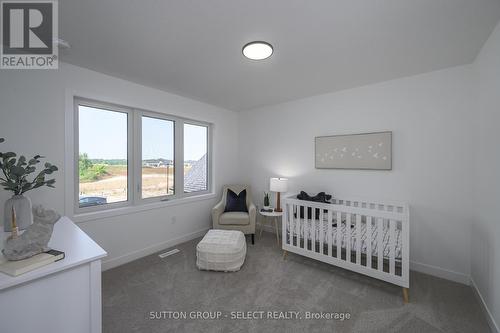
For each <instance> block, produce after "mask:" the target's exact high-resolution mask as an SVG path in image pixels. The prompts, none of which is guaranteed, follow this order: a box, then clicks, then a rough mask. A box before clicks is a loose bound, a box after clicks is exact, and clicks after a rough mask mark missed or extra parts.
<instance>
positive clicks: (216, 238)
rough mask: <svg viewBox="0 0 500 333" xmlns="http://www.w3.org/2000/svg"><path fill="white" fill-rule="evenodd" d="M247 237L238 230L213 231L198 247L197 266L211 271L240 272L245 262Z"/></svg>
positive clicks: (208, 233) (210, 231)
mask: <svg viewBox="0 0 500 333" xmlns="http://www.w3.org/2000/svg"><path fill="white" fill-rule="evenodd" d="M246 254H247V243H246V240H245V235H244V234H243V233H242V232H241V231H236V230H218V229H211V230H209V231H208V232H207V234H206V235H205V237H203V239H202V240H201V241H200V242H199V243H198V245H197V246H196V258H197V259H196V266H198V269H202V270H211V271H224V272H235V271H239V270H240V268H241V266H242V265H243V263H244V262H245V256H246Z"/></svg>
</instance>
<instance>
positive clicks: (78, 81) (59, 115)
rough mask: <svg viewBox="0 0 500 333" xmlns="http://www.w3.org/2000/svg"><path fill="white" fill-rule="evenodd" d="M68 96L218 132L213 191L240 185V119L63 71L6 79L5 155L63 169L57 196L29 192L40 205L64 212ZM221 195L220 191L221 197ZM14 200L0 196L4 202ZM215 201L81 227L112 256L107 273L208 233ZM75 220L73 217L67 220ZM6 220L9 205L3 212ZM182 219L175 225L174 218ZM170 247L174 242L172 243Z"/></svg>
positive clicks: (1, 96)
mask: <svg viewBox="0 0 500 333" xmlns="http://www.w3.org/2000/svg"><path fill="white" fill-rule="evenodd" d="M68 91H75V92H77V93H81V94H85V96H96V98H97V99H101V100H105V101H109V102H116V103H120V104H123V105H128V106H133V107H140V108H143V109H147V110H152V111H159V112H165V113H168V114H175V115H179V116H183V117H188V118H193V119H199V120H203V121H207V122H212V123H213V124H214V169H215V175H214V183H215V189H216V190H218V189H219V188H220V187H221V185H222V184H224V183H229V182H233V181H236V180H237V179H238V177H237V169H236V168H235V167H234V164H232V163H228V161H235V160H236V159H237V114H235V113H234V112H232V111H227V110H224V109H220V108H217V107H214V106H210V105H208V104H204V103H200V102H197V101H194V100H189V99H186V98H183V97H179V96H176V95H172V94H168V93H165V92H162V91H159V90H155V89H152V88H148V87H144V86H141V85H137V84H134V83H131V82H128V81H124V80H120V79H116V78H113V77H110V76H107V75H103V74H100V73H97V72H93V71H90V70H87V69H83V68H79V67H75V66H72V65H68V64H61V66H60V69H59V70H57V71H55V70H28V71H20V70H19V71H18V70H13V71H7V70H2V71H0V137H5V138H6V140H7V142H6V143H4V144H2V145H1V146H0V147H1V148H0V149H1V150H2V151H5V150H7V149H9V150H13V151H17V152H20V153H23V154H27V155H34V154H38V153H40V154H42V155H44V156H46V157H47V160H48V161H50V162H52V163H53V164H56V165H58V166H59V167H60V170H61V171H60V172H58V173H57V183H56V187H57V188H56V189H55V190H51V189H47V188H44V189H39V190H35V191H33V192H29V194H28V195H29V196H30V197H31V198H32V200H33V202H34V203H35V204H43V205H46V206H47V207H53V208H55V209H57V210H58V211H59V212H64V207H65V200H71V195H70V194H69V193H66V194H65V183H64V182H65V181H64V179H65V177H64V173H65V172H67V171H68V170H65V168H64V161H65V148H64V147H65V144H64V138H65V135H64V131H65V129H64V120H65V107H66V104H67V103H66V102H65V99H66V95H67V93H68ZM217 192H219V191H217ZM8 197H9V193H7V192H6V191H3V190H1V191H0V202H4V201H5V200H6V199H7V198H8ZM215 201H216V199H215V198H212V199H210V200H204V201H198V202H194V203H189V204H184V205H177V206H171V207H166V208H161V209H154V210H151V211H145V212H140V213H135V214H131V215H128V216H126V215H122V216H116V217H112V218H106V219H100V220H94V221H89V222H84V223H80V224H79V226H80V227H81V228H82V229H83V230H84V231H86V232H87V233H88V234H89V235H90V236H91V237H92V238H93V239H94V240H96V241H97V242H98V243H99V244H100V245H101V246H102V247H103V248H104V249H105V250H106V251H108V258H107V259H106V261H105V262H107V264H105V265H104V266H105V267H110V266H113V265H116V264H119V263H123V262H124V261H127V260H130V259H133V258H136V257H139V256H140V255H143V254H145V253H147V252H148V250H149V251H153V250H155V249H156V250H159V249H160V248H163V247H165V246H168V245H169V244H171V243H172V242H171V241H172V240H175V239H178V238H179V237H181V238H182V239H185V237H189V235H192V234H193V233H196V232H199V231H201V230H203V229H206V228H208V227H209V226H210V224H211V221H210V208H211V207H212V206H213V204H214V203H215ZM66 213H68V214H69V212H66ZM0 214H2V215H0V216H3V205H0ZM174 216H175V217H176V222H175V224H174V223H172V219H171V218H172V217H174ZM169 241H170V242H169Z"/></svg>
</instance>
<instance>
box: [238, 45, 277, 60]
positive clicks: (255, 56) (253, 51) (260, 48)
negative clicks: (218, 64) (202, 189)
mask: <svg viewBox="0 0 500 333" xmlns="http://www.w3.org/2000/svg"><path fill="white" fill-rule="evenodd" d="M242 51H243V55H244V56H245V57H247V58H248V59H251V60H264V59H267V58H269V57H270V56H272V55H273V46H272V45H271V44H269V43H267V42H261V41H256V42H250V43H248V44H245V46H243V50H242Z"/></svg>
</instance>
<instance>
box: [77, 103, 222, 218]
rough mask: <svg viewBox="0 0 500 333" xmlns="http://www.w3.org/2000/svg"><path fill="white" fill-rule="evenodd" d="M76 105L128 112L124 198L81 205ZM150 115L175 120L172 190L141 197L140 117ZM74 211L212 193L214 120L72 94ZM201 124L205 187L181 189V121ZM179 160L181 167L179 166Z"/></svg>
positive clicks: (95, 210) (81, 212)
mask: <svg viewBox="0 0 500 333" xmlns="http://www.w3.org/2000/svg"><path fill="white" fill-rule="evenodd" d="M79 106H87V107H93V108H97V109H103V110H107V111H111V112H122V113H126V114H127V201H123V202H116V203H109V204H104V205H96V206H89V207H80V205H79V197H80V195H79V194H80V176H79V163H78V161H79V154H80V142H79V141H80V137H79V132H80V131H79V130H80V129H79ZM143 116H145V117H150V118H156V119H161V120H168V121H172V122H173V124H174V126H173V127H174V194H173V195H161V196H157V197H151V198H142V117H143ZM72 118H73V127H72V128H73V154H72V155H73V156H72V160H73V164H74V165H73V186H74V189H73V204H72V207H73V215H74V216H78V215H85V214H88V213H99V212H110V211H118V210H120V209H123V208H129V209H130V208H133V207H139V208H144V207H143V206H147V205H151V204H152V205H158V204H161V203H165V205H167V202H169V203H170V202H175V201H179V199H183V198H185V199H187V198H192V199H194V198H193V197H196V196H200V197H201V196H206V195H207V194H213V189H212V149H213V147H212V132H213V124H211V123H208V122H204V121H198V120H193V119H188V118H183V117H178V116H174V115H170V114H166V113H161V112H155V111H149V110H144V109H139V108H133V107H127V106H123V105H119V104H115V103H108V102H101V101H97V100H93V99H89V98H85V97H79V96H77V95H74V96H73V115H72ZM185 123H186V124H191V125H197V126H204V127H206V128H207V147H206V149H207V175H206V177H207V180H206V182H207V188H206V190H203V191H196V192H190V193H184V124H185ZM179 164H180V165H181V167H178V166H179Z"/></svg>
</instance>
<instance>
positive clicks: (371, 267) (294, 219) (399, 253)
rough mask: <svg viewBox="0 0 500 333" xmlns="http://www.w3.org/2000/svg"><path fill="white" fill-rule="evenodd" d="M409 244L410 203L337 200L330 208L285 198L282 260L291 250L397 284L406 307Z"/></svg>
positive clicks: (293, 197) (326, 204) (315, 203)
mask: <svg viewBox="0 0 500 333" xmlns="http://www.w3.org/2000/svg"><path fill="white" fill-rule="evenodd" d="M339 221H340V224H339ZM380 231H382V232H380ZM409 241H410V218H409V206H408V205H407V204H406V203H397V202H379V201H372V200H356V199H339V198H334V199H332V203H331V204H328V203H317V202H311V201H304V200H298V199H296V196H289V197H286V198H284V200H283V219H282V244H283V250H284V251H285V252H284V254H283V255H284V257H286V254H287V251H289V252H293V253H296V254H300V255H303V256H306V257H309V258H313V259H316V260H319V261H322V262H325V263H328V264H332V265H335V266H339V267H342V268H345V269H349V270H351V271H354V272H357V273H361V274H364V275H368V276H371V277H374V278H377V279H380V280H383V281H386V282H390V283H393V284H396V285H398V286H401V287H403V300H404V302H405V303H407V302H408V288H409V283H410V277H409V273H410V243H409Z"/></svg>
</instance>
